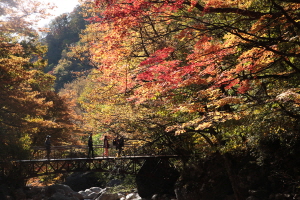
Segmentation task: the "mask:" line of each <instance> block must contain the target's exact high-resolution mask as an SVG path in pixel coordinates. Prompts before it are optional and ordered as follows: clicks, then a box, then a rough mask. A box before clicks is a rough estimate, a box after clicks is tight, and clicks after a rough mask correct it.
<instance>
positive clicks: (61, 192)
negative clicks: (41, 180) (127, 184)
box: [7, 184, 171, 200]
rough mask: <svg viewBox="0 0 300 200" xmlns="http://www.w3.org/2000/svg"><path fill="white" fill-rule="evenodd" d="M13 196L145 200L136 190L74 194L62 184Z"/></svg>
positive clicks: (27, 199) (94, 190)
mask: <svg viewBox="0 0 300 200" xmlns="http://www.w3.org/2000/svg"><path fill="white" fill-rule="evenodd" d="M14 196H15V198H14V199H18V200H146V199H143V198H141V197H140V196H139V194H138V193H137V191H136V190H135V191H132V192H130V193H124V192H110V188H100V187H91V188H89V189H86V190H82V191H79V192H75V191H73V190H72V189H71V188H70V187H69V186H67V185H63V184H57V185H51V186H45V187H27V188H25V189H18V190H16V191H15V194H14ZM10 199H13V198H9V197H8V198H7V200H10ZM151 200H171V198H170V197H167V196H160V197H158V195H153V197H152V198H151Z"/></svg>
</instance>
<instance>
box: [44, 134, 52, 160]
mask: <svg viewBox="0 0 300 200" xmlns="http://www.w3.org/2000/svg"><path fill="white" fill-rule="evenodd" d="M50 138H51V136H50V135H47V136H46V140H45V148H46V152H47V154H46V158H47V159H48V160H49V159H50V153H51V141H50Z"/></svg>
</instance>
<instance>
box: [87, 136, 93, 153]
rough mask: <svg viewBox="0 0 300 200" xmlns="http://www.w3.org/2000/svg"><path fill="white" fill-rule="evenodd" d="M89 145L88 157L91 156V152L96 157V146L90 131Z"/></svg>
mask: <svg viewBox="0 0 300 200" xmlns="http://www.w3.org/2000/svg"><path fill="white" fill-rule="evenodd" d="M88 147H89V152H88V156H87V157H88V158H89V157H90V154H92V158H94V146H93V134H92V133H90V135H89V139H88Z"/></svg>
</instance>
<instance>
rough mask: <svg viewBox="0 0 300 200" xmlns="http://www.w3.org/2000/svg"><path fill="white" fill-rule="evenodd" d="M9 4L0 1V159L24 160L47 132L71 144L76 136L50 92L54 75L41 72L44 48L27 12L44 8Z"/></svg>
mask: <svg viewBox="0 0 300 200" xmlns="http://www.w3.org/2000/svg"><path fill="white" fill-rule="evenodd" d="M7 3H9V4H1V6H3V9H4V10H5V11H6V13H3V15H2V16H3V21H1V33H0V38H1V42H0V46H1V53H0V87H1V91H0V127H1V131H0V134H1V137H0V146H1V159H12V158H23V159H24V158H25V156H26V153H28V150H29V148H30V146H31V145H42V144H43V141H44V139H45V136H46V135H47V134H51V135H53V136H54V137H55V138H56V139H55V140H54V143H57V144H58V143H63V142H72V141H73V142H74V141H75V140H76V139H75V137H76V135H75V134H74V135H73V136H71V137H70V135H71V133H72V130H74V129H75V126H74V125H73V124H72V121H71V116H70V115H69V112H70V110H69V108H68V106H67V104H66V103H65V102H64V100H63V99H62V98H61V97H59V96H58V95H57V94H56V93H54V92H53V90H52V86H53V82H54V77H53V76H51V75H49V74H45V73H43V72H42V69H43V68H44V67H45V65H46V64H47V62H46V60H44V59H43V58H44V54H45V52H46V48H45V46H42V45H41V44H40V43H39V41H38V34H37V32H36V31H35V29H34V23H33V22H32V21H30V20H31V19H32V18H30V15H34V16H38V15H39V14H41V16H44V14H45V9H46V8H47V7H42V8H40V6H41V3H40V2H37V1H16V2H14V1H7ZM12 6H13V7H12ZM4 16H5V17H4Z"/></svg>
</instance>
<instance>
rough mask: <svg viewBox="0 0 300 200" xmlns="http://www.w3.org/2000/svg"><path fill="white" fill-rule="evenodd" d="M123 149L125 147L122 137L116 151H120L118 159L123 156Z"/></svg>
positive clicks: (118, 141)
mask: <svg viewBox="0 0 300 200" xmlns="http://www.w3.org/2000/svg"><path fill="white" fill-rule="evenodd" d="M123 147H124V137H123V136H121V138H118V140H117V145H116V149H118V157H120V156H121V153H122V151H123Z"/></svg>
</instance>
